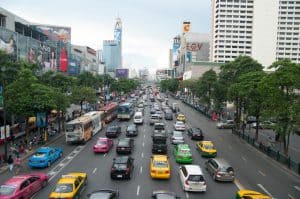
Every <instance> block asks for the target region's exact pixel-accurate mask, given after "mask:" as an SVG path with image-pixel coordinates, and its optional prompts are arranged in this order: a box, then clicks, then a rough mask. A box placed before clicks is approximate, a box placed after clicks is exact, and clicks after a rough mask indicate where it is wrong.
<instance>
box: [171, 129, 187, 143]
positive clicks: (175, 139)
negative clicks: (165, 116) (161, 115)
mask: <svg viewBox="0 0 300 199" xmlns="http://www.w3.org/2000/svg"><path fill="white" fill-rule="evenodd" d="M171 143H172V144H183V143H184V138H183V135H182V132H181V131H173V133H172V136H171Z"/></svg>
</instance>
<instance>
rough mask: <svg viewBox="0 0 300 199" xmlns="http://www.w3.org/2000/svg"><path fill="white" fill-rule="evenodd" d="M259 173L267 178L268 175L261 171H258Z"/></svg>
mask: <svg viewBox="0 0 300 199" xmlns="http://www.w3.org/2000/svg"><path fill="white" fill-rule="evenodd" d="M258 173H260V174H261V175H262V176H264V177H265V176H266V174H264V173H263V172H262V171H261V170H258Z"/></svg>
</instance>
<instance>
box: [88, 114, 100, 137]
mask: <svg viewBox="0 0 300 199" xmlns="http://www.w3.org/2000/svg"><path fill="white" fill-rule="evenodd" d="M84 116H87V117H91V119H92V124H93V131H92V135H93V136H94V135H96V134H97V133H99V132H100V131H101V129H102V122H101V121H102V118H103V117H104V112H103V111H91V112H88V113H86V114H84Z"/></svg>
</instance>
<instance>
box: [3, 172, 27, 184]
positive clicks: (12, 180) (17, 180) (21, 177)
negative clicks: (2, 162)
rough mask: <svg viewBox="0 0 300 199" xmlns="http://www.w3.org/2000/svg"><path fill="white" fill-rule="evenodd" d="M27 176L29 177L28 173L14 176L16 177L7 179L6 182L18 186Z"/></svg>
mask: <svg viewBox="0 0 300 199" xmlns="http://www.w3.org/2000/svg"><path fill="white" fill-rule="evenodd" d="M27 178H29V176H28V175H18V176H14V177H12V178H10V179H9V180H7V181H6V182H5V183H4V184H5V185H14V186H18V185H20V184H21V183H22V182H23V181H24V180H25V179H27Z"/></svg>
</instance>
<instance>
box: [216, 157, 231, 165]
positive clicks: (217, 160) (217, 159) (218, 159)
mask: <svg viewBox="0 0 300 199" xmlns="http://www.w3.org/2000/svg"><path fill="white" fill-rule="evenodd" d="M213 160H215V161H216V162H217V163H218V164H219V165H222V166H225V167H231V166H230V164H229V163H228V162H227V161H226V160H225V159H223V158H213Z"/></svg>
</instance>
